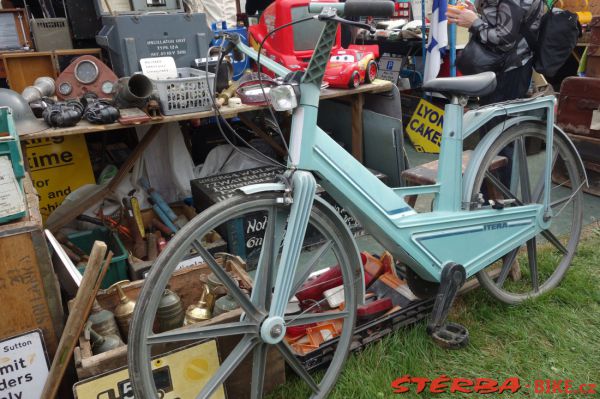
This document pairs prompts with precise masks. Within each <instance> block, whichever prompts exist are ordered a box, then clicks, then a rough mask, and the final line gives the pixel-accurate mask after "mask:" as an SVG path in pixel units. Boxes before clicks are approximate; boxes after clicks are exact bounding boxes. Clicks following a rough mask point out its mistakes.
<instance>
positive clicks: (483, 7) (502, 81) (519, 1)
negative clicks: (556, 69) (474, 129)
mask: <svg viewBox="0 0 600 399" xmlns="http://www.w3.org/2000/svg"><path fill="white" fill-rule="evenodd" d="M463 5H464V6H465V7H464V8H462V9H461V8H452V7H449V8H448V13H447V16H448V22H449V23H455V24H457V25H458V26H462V27H464V28H468V29H469V32H470V33H471V35H472V36H475V37H476V39H478V40H479V41H480V42H481V43H483V44H484V45H485V44H486V45H489V46H490V47H491V48H494V49H496V50H499V51H504V52H509V51H510V52H512V54H511V56H510V57H509V62H508V64H507V67H506V69H505V70H504V71H503V72H501V73H498V74H497V76H496V78H497V81H498V86H497V89H496V91H495V92H494V93H492V94H491V95H489V96H486V97H483V98H481V99H480V100H481V101H480V103H481V104H482V105H485V104H492V103H496V102H501V101H508V100H514V99H517V98H523V97H525V95H526V94H527V90H528V89H529V85H530V82H531V75H532V73H533V52H532V50H531V48H530V47H529V45H528V44H527V40H525V38H524V37H523V32H531V33H532V36H533V37H537V35H538V31H539V28H540V23H541V19H542V16H543V15H544V12H545V9H544V8H545V5H544V2H543V0H477V1H476V3H475V6H473V5H472V4H471V3H469V2H468V1H467V2H465V3H463ZM472 39H473V37H472ZM515 50H516V51H515Z"/></svg>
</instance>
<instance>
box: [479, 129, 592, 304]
mask: <svg viewBox="0 0 600 399" xmlns="http://www.w3.org/2000/svg"><path fill="white" fill-rule="evenodd" d="M547 149H548V146H547V142H546V130H545V127H544V126H543V125H541V124H534V123H525V124H522V125H518V126H514V127H512V128H510V129H507V130H506V131H505V132H503V133H502V134H501V135H500V136H499V137H498V139H497V140H496V141H495V142H494V143H493V144H492V146H491V147H490V149H489V150H488V152H487V153H486V154H485V156H484V158H483V161H482V162H481V164H480V165H479V168H478V174H477V176H476V178H475V183H474V186H473V191H472V193H473V198H472V202H471V204H472V209H474V210H475V209H477V208H476V207H477V206H478V205H477V204H478V202H479V200H480V198H478V197H479V196H480V195H481V196H482V197H483V200H484V201H485V204H487V202H488V201H489V200H493V201H496V202H501V201H505V202H506V203H507V204H508V205H507V206H509V207H514V206H522V205H526V204H532V203H542V201H543V191H544V186H545V184H544V171H545V162H546V151H547ZM552 154H553V158H552V171H551V173H552V174H551V176H552V181H551V187H550V204H551V208H552V213H553V217H552V220H551V226H550V228H548V229H547V230H544V231H542V232H541V233H540V234H538V236H536V237H534V238H532V239H531V240H529V241H527V243H526V244H525V245H523V246H522V247H521V248H517V249H515V250H513V251H511V252H510V253H508V254H507V255H505V256H504V257H503V258H502V259H500V260H498V261H497V262H496V265H494V266H492V267H488V268H486V269H484V270H482V271H481V272H479V273H478V274H477V278H478V280H479V282H480V283H481V285H482V286H483V287H484V288H485V289H486V290H487V291H488V292H489V293H490V294H491V295H492V296H493V297H495V298H496V299H498V300H500V301H502V302H505V303H507V304H518V303H520V302H522V301H524V300H526V299H528V298H533V297H536V296H539V295H541V294H543V293H545V292H547V291H549V290H551V289H552V288H554V287H556V286H557V285H558V284H559V283H560V281H561V280H562V279H563V277H564V275H565V273H566V271H567V269H568V268H569V266H570V264H571V261H572V259H573V256H574V255H575V251H576V249H577V244H578V243H579V236H580V233H581V225H582V217H583V194H582V190H581V189H582V176H581V174H580V171H579V168H578V164H577V163H578V160H577V157H576V154H575V153H574V152H573V150H572V148H571V146H570V145H569V144H568V143H567V142H566V141H565V139H564V138H563V137H562V136H561V135H554V139H553V151H552ZM498 164H500V165H501V166H500V167H498V166H497V165H498Z"/></svg>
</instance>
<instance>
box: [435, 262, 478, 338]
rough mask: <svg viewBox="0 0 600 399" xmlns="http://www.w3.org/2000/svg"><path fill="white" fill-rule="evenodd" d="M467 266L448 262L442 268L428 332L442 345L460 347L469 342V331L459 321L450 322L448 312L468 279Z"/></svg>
mask: <svg viewBox="0 0 600 399" xmlns="http://www.w3.org/2000/svg"><path fill="white" fill-rule="evenodd" d="M466 276H467V274H466V272H465V268H464V267H463V266H462V265H459V264H457V263H448V264H447V265H446V266H444V269H443V270H442V278H441V281H440V288H439V291H438V293H437V296H436V298H435V304H434V305H433V312H432V313H431V320H430V322H429V324H428V325H427V334H429V336H430V337H431V338H432V339H433V340H434V341H435V343H437V344H438V345H440V346H441V347H444V348H447V349H459V348H462V347H464V346H466V345H467V344H468V343H469V331H468V330H467V328H466V327H464V326H462V325H460V324H457V323H448V322H446V319H447V318H448V312H449V311H450V307H451V306H452V304H453V303H454V299H455V298H456V294H457V293H458V290H459V289H460V287H462V286H463V284H464V283H465V280H466Z"/></svg>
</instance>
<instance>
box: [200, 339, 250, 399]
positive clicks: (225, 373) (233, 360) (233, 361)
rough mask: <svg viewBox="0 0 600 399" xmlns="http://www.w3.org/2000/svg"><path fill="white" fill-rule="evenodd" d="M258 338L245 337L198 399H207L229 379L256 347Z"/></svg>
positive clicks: (209, 381)
mask: <svg viewBox="0 0 600 399" xmlns="http://www.w3.org/2000/svg"><path fill="white" fill-rule="evenodd" d="M257 340H258V337H256V336H250V335H245V336H244V338H242V340H241V341H240V342H239V343H238V344H237V345H236V346H235V348H233V350H232V351H231V353H230V354H229V356H227V359H225V361H224V362H223V363H222V364H221V366H220V367H219V369H218V370H217V371H216V372H215V374H214V375H213V376H212V377H211V378H210V380H208V382H207V383H206V385H205V386H204V387H203V388H202V391H200V393H199V394H198V396H196V399H206V398H210V396H211V395H212V394H213V393H214V392H215V391H216V390H217V388H218V387H219V386H220V385H222V384H223V383H224V382H225V380H226V379H227V377H229V375H230V374H231V373H232V372H233V371H234V370H235V369H236V368H237V367H238V365H239V364H240V363H241V362H242V361H243V360H244V358H245V357H246V355H247V354H248V353H249V352H250V351H251V350H252V348H253V347H254V346H256V341H257Z"/></svg>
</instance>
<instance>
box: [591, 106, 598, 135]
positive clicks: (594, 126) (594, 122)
mask: <svg viewBox="0 0 600 399" xmlns="http://www.w3.org/2000/svg"><path fill="white" fill-rule="evenodd" d="M590 129H591V130H600V110H595V111H594V113H593V114H592V123H591V124H590Z"/></svg>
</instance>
